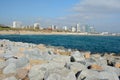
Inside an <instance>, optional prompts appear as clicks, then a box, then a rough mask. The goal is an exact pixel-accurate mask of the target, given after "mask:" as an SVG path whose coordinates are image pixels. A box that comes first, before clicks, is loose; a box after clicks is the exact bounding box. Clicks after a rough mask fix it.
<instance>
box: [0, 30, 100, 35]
mask: <svg viewBox="0 0 120 80" xmlns="http://www.w3.org/2000/svg"><path fill="white" fill-rule="evenodd" d="M9 34H10V35H12V34H20V35H100V34H88V33H74V32H52V31H51V32H50V31H49V32H47V31H45V32H43V31H12V30H10V31H0V35H9Z"/></svg>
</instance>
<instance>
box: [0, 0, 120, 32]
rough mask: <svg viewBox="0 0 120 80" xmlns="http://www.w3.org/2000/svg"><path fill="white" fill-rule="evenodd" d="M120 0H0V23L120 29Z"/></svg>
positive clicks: (102, 29)
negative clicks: (79, 25) (35, 23)
mask: <svg viewBox="0 0 120 80" xmlns="http://www.w3.org/2000/svg"><path fill="white" fill-rule="evenodd" d="M119 4H120V0H99V1H98V0H0V24H7V25H12V22H13V21H21V22H22V23H23V24H24V25H28V24H30V25H31V24H33V23H34V22H39V23H40V24H41V25H42V26H49V25H51V24H56V25H58V26H60V27H61V26H64V25H67V26H73V25H75V24H77V23H80V24H89V25H92V26H94V27H95V28H96V29H97V31H109V32H120V5H119Z"/></svg>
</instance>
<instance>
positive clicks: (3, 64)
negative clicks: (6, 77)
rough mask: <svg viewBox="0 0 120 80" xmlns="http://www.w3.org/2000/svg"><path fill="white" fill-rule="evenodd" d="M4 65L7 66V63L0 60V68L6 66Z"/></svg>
mask: <svg viewBox="0 0 120 80" xmlns="http://www.w3.org/2000/svg"><path fill="white" fill-rule="evenodd" d="M6 66H7V64H6V62H5V61H3V62H0V69H3V68H4V67H6Z"/></svg>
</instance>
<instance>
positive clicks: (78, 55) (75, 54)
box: [70, 51, 85, 61]
mask: <svg viewBox="0 0 120 80" xmlns="http://www.w3.org/2000/svg"><path fill="white" fill-rule="evenodd" d="M71 59H72V60H75V61H83V60H85V58H84V55H83V54H82V53H80V52H79V51H75V52H73V53H72V54H71ZM72 60H70V61H72Z"/></svg>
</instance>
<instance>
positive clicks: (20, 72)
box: [16, 69, 28, 79]
mask: <svg viewBox="0 0 120 80" xmlns="http://www.w3.org/2000/svg"><path fill="white" fill-rule="evenodd" d="M27 74H28V70H27V69H19V70H17V72H16V77H17V78H18V79H24V78H25V77H26V76H27Z"/></svg>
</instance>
